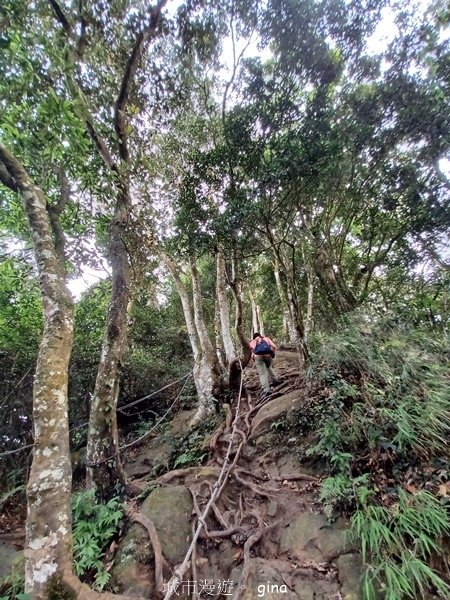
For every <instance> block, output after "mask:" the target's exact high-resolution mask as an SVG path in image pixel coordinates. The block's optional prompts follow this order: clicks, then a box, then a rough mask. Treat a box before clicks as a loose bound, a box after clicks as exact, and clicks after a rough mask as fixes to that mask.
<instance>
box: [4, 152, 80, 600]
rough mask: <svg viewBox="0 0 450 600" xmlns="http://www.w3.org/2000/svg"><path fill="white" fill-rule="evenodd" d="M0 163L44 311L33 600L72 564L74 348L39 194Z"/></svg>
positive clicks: (16, 170)
mask: <svg viewBox="0 0 450 600" xmlns="http://www.w3.org/2000/svg"><path fill="white" fill-rule="evenodd" d="M0 165H1V166H2V169H6V171H7V173H8V174H9V176H10V177H11V178H12V180H13V181H14V185H15V189H16V190H17V191H19V192H20V194H21V196H22V200H23V205H24V209H25V213H26V216H27V219H28V226H29V230H30V234H31V238H32V240H33V246H34V254H35V257H36V262H37V265H38V270H39V284H40V288H41V294H42V304H43V310H44V332H43V337H42V342H41V345H40V349H39V355H38V359H37V364H36V375H35V381H34V388H33V423H34V447H33V462H32V465H31V471H30V477H29V480H28V485H27V500H28V510H27V521H26V550H25V589H26V591H27V592H28V593H29V594H31V596H32V597H33V598H34V599H35V600H41V599H42V600H44V598H47V587H48V584H49V582H50V580H51V579H52V578H53V577H55V576H58V575H59V574H62V572H63V571H64V569H67V568H71V564H72V529H71V510H70V494H71V485H72V469H71V464H70V453H69V423H68V402H67V385H68V367H69V359H70V354H71V350H72V342H73V300H72V297H71V295H70V292H69V291H68V289H67V287H66V284H65V281H64V268H63V265H62V264H61V262H60V261H59V260H58V256H57V252H56V249H55V244H54V242H53V239H52V236H51V232H50V223H49V217H48V214H47V211H46V200H45V197H44V194H43V192H42V190H41V189H40V188H38V187H37V186H36V185H34V183H33V182H32V181H31V180H30V178H29V176H28V174H27V173H26V171H25V169H24V168H23V166H22V165H21V163H20V162H19V161H18V160H17V159H16V158H15V157H14V156H13V155H12V154H11V153H10V152H9V151H8V150H6V148H4V147H2V146H0ZM13 189H14V188H13Z"/></svg>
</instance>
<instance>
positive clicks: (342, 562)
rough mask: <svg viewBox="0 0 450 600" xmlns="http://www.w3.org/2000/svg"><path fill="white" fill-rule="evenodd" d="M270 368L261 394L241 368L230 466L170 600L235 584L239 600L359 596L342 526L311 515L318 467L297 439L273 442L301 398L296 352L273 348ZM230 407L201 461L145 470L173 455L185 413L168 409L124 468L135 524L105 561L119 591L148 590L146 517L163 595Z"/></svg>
mask: <svg viewBox="0 0 450 600" xmlns="http://www.w3.org/2000/svg"><path fill="white" fill-rule="evenodd" d="M274 369H275V371H276V373H277V376H278V377H279V378H280V379H281V380H282V381H281V384H279V385H277V386H276V387H275V388H274V389H273V392H272V394H271V396H270V397H269V398H267V399H262V396H261V392H260V385H259V381H258V377H257V373H256V369H255V368H254V366H249V367H247V369H246V370H245V378H244V383H245V393H244V394H243V398H242V403H241V407H240V411H239V416H238V418H237V421H236V424H235V426H234V431H235V435H234V438H233V440H232V445H231V453H230V455H229V458H230V461H231V462H232V464H233V467H232V469H231V470H230V474H229V477H228V479H227V481H226V484H225V485H224V486H223V488H222V492H221V494H220V497H219V498H218V499H217V500H216V501H215V502H214V503H213V505H212V508H211V510H210V513H209V515H208V516H207V518H206V530H205V528H204V529H203V530H202V532H201V534H200V536H199V540H198V542H197V545H196V548H195V552H194V555H193V557H192V559H191V560H190V566H189V569H188V570H186V572H185V573H183V574H182V580H181V583H180V584H179V585H178V587H177V589H176V593H175V594H174V596H173V597H175V598H176V597H183V598H184V597H191V596H192V597H194V598H195V597H196V598H198V597H202V598H203V597H207V596H208V597H219V596H230V597H232V596H234V597H236V593H237V592H239V594H240V597H241V598H243V599H244V600H250V599H253V598H263V597H264V598H270V599H271V600H275V599H278V598H279V599H283V598H284V599H285V600H288V599H289V600H356V599H357V598H359V597H360V594H359V592H358V588H359V578H360V575H361V570H362V565H361V562H360V558H359V555H358V554H357V553H356V552H355V550H354V549H353V548H352V546H351V544H350V543H349V541H348V535H347V534H346V531H347V530H348V527H349V524H348V523H347V522H346V521H345V520H344V519H338V520H337V521H335V522H333V523H329V522H328V521H327V519H326V518H325V516H324V515H323V514H322V513H321V505H320V503H319V501H318V494H319V489H320V481H321V476H322V473H320V472H319V471H318V470H316V469H313V468H311V467H309V468H308V467H306V466H305V465H302V464H301V462H300V460H299V458H298V455H297V453H296V448H297V447H298V445H299V443H302V445H303V446H304V445H305V443H306V444H307V443H308V441H307V440H298V439H297V438H292V439H288V440H287V443H286V441H283V443H282V445H280V441H281V439H282V436H280V434H279V432H278V429H279V428H280V429H281V428H282V427H283V424H284V422H285V420H286V419H287V418H289V414H290V413H293V412H294V411H299V410H301V407H302V404H303V403H304V401H305V392H304V389H305V388H304V385H303V381H302V379H301V377H300V375H299V370H298V363H297V358H296V354H294V353H291V352H279V353H278V355H277V358H276V360H275V361H274ZM236 405H237V402H236V401H234V402H233V403H232V405H231V411H230V410H229V409H228V410H227V411H226V412H227V416H226V420H225V421H223V420H222V422H220V423H219V425H218V426H217V428H216V429H215V430H214V431H213V432H212V433H210V434H209V435H208V436H207V437H206V439H204V440H202V448H203V449H204V450H205V451H208V456H209V457H208V459H207V461H206V463H205V464H203V465H202V466H196V467H187V468H177V469H174V470H171V471H168V472H166V473H164V474H163V475H161V476H159V477H156V478H155V477H154V474H155V466H157V465H161V464H164V461H167V460H168V457H169V456H170V453H171V452H172V451H173V441H174V439H176V438H177V436H180V435H182V434H184V433H185V431H186V426H187V423H188V421H189V419H190V418H191V417H192V411H180V412H178V413H177V415H176V416H175V417H174V419H173V421H172V423H171V424H170V427H169V429H168V430H167V431H166V432H165V434H164V435H162V436H161V435H160V436H158V437H157V438H155V440H153V442H152V443H151V444H150V445H149V446H147V447H146V448H142V449H141V451H140V452H139V453H138V454H137V455H135V456H134V457H133V459H132V461H130V462H129V463H128V464H127V465H126V470H127V473H128V475H129V476H130V478H134V480H135V481H137V482H138V483H139V484H140V485H141V486H143V487H144V489H146V492H145V495H146V496H147V497H146V499H145V500H144V502H143V503H142V505H140V506H139V508H137V507H136V509H135V510H136V513H135V514H137V520H138V522H139V523H140V524H134V525H132V527H131V528H130V529H129V531H128V532H127V533H126V535H125V536H124V537H123V538H122V539H121V541H120V543H119V547H118V551H117V553H116V555H115V558H114V565H113V567H112V575H113V578H112V581H113V584H114V585H115V586H116V588H117V589H118V590H119V591H120V592H122V593H127V594H139V595H142V596H144V597H147V598H149V597H155V592H157V590H158V581H155V573H154V567H153V565H154V562H155V555H154V551H153V548H152V546H151V544H149V533H150V531H145V529H146V520H145V519H149V520H150V522H151V523H153V525H154V526H155V528H156V530H157V532H158V536H159V541H160V544H161V553H160V552H159V550H157V552H156V560H157V562H159V563H161V565H162V569H163V571H164V580H165V581H166V584H165V588H163V591H167V581H168V579H169V578H170V576H171V575H172V574H173V571H174V569H175V568H179V566H180V563H181V562H182V561H183V559H184V557H185V554H186V552H187V550H188V547H189V545H190V540H191V539H192V534H193V532H194V531H195V528H196V526H197V524H198V520H199V519H200V518H201V517H202V514H203V511H204V509H205V506H206V505H207V503H208V501H209V499H210V497H211V494H212V492H213V490H214V484H215V482H216V481H217V480H218V477H219V474H220V471H221V468H222V465H223V462H224V457H225V455H226V452H227V449H228V447H229V445H230V439H231V437H232V431H233V427H232V422H233V421H234V417H235V414H236ZM185 454H186V453H185ZM179 462H180V463H182V462H183V461H182V460H181V461H179ZM142 516H143V517H144V518H143V519H142ZM142 525H143V527H142ZM159 585H161V578H160V579H159Z"/></svg>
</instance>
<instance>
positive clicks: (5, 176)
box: [0, 162, 19, 192]
mask: <svg viewBox="0 0 450 600" xmlns="http://www.w3.org/2000/svg"><path fill="white" fill-rule="evenodd" d="M0 182H1V183H3V185H5V186H6V187H7V188H9V189H10V190H12V191H13V192H18V191H19V186H18V185H17V183H16V180H15V179H14V177H13V176H12V175H11V174H10V173H9V170H8V168H7V166H6V165H5V164H4V163H3V162H0Z"/></svg>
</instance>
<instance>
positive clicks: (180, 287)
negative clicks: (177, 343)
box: [160, 251, 200, 362]
mask: <svg viewBox="0 0 450 600" xmlns="http://www.w3.org/2000/svg"><path fill="white" fill-rule="evenodd" d="M160 256H161V258H162V259H163V262H164V264H165V265H166V267H167V268H168V269H169V271H170V274H171V275H172V277H173V280H174V282H175V287H176V288H177V292H178V295H179V296H180V300H181V306H182V307H183V314H184V320H185V322H186V329H187V332H188V336H189V341H190V343H191V348H192V354H193V356H194V361H195V362H197V360H199V358H200V342H199V339H198V335H197V329H196V327H195V321H194V315H193V314H192V308H191V304H190V301H189V294H188V291H187V289H186V286H185V285H184V283H183V281H182V279H181V277H180V274H179V269H178V267H177V265H176V264H175V263H174V262H173V260H172V259H171V258H170V257H169V256H168V255H167V254H166V253H165V252H162V251H160Z"/></svg>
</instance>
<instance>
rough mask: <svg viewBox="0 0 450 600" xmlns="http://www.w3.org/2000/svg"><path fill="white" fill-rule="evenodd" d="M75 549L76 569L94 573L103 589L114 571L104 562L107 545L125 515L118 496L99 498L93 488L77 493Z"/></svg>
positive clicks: (73, 500)
mask: <svg viewBox="0 0 450 600" xmlns="http://www.w3.org/2000/svg"><path fill="white" fill-rule="evenodd" d="M72 513H73V552H74V561H75V573H76V574H77V575H78V576H81V575H85V574H89V575H91V576H92V577H94V582H95V584H94V587H95V588H96V589H98V590H101V589H103V588H104V587H105V585H106V584H107V583H108V581H109V578H110V575H109V573H108V572H107V571H106V569H105V566H104V564H103V562H102V558H103V556H104V554H105V547H106V546H107V544H108V543H109V542H110V541H111V539H112V538H113V537H114V535H115V534H116V533H117V530H118V527H119V523H120V521H121V519H122V516H123V511H122V505H121V503H120V502H119V500H118V499H117V498H113V499H111V500H109V501H108V502H107V503H106V504H99V503H97V502H96V499H95V493H94V492H93V491H92V490H89V491H86V492H81V493H78V494H75V495H74V496H73V498H72Z"/></svg>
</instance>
